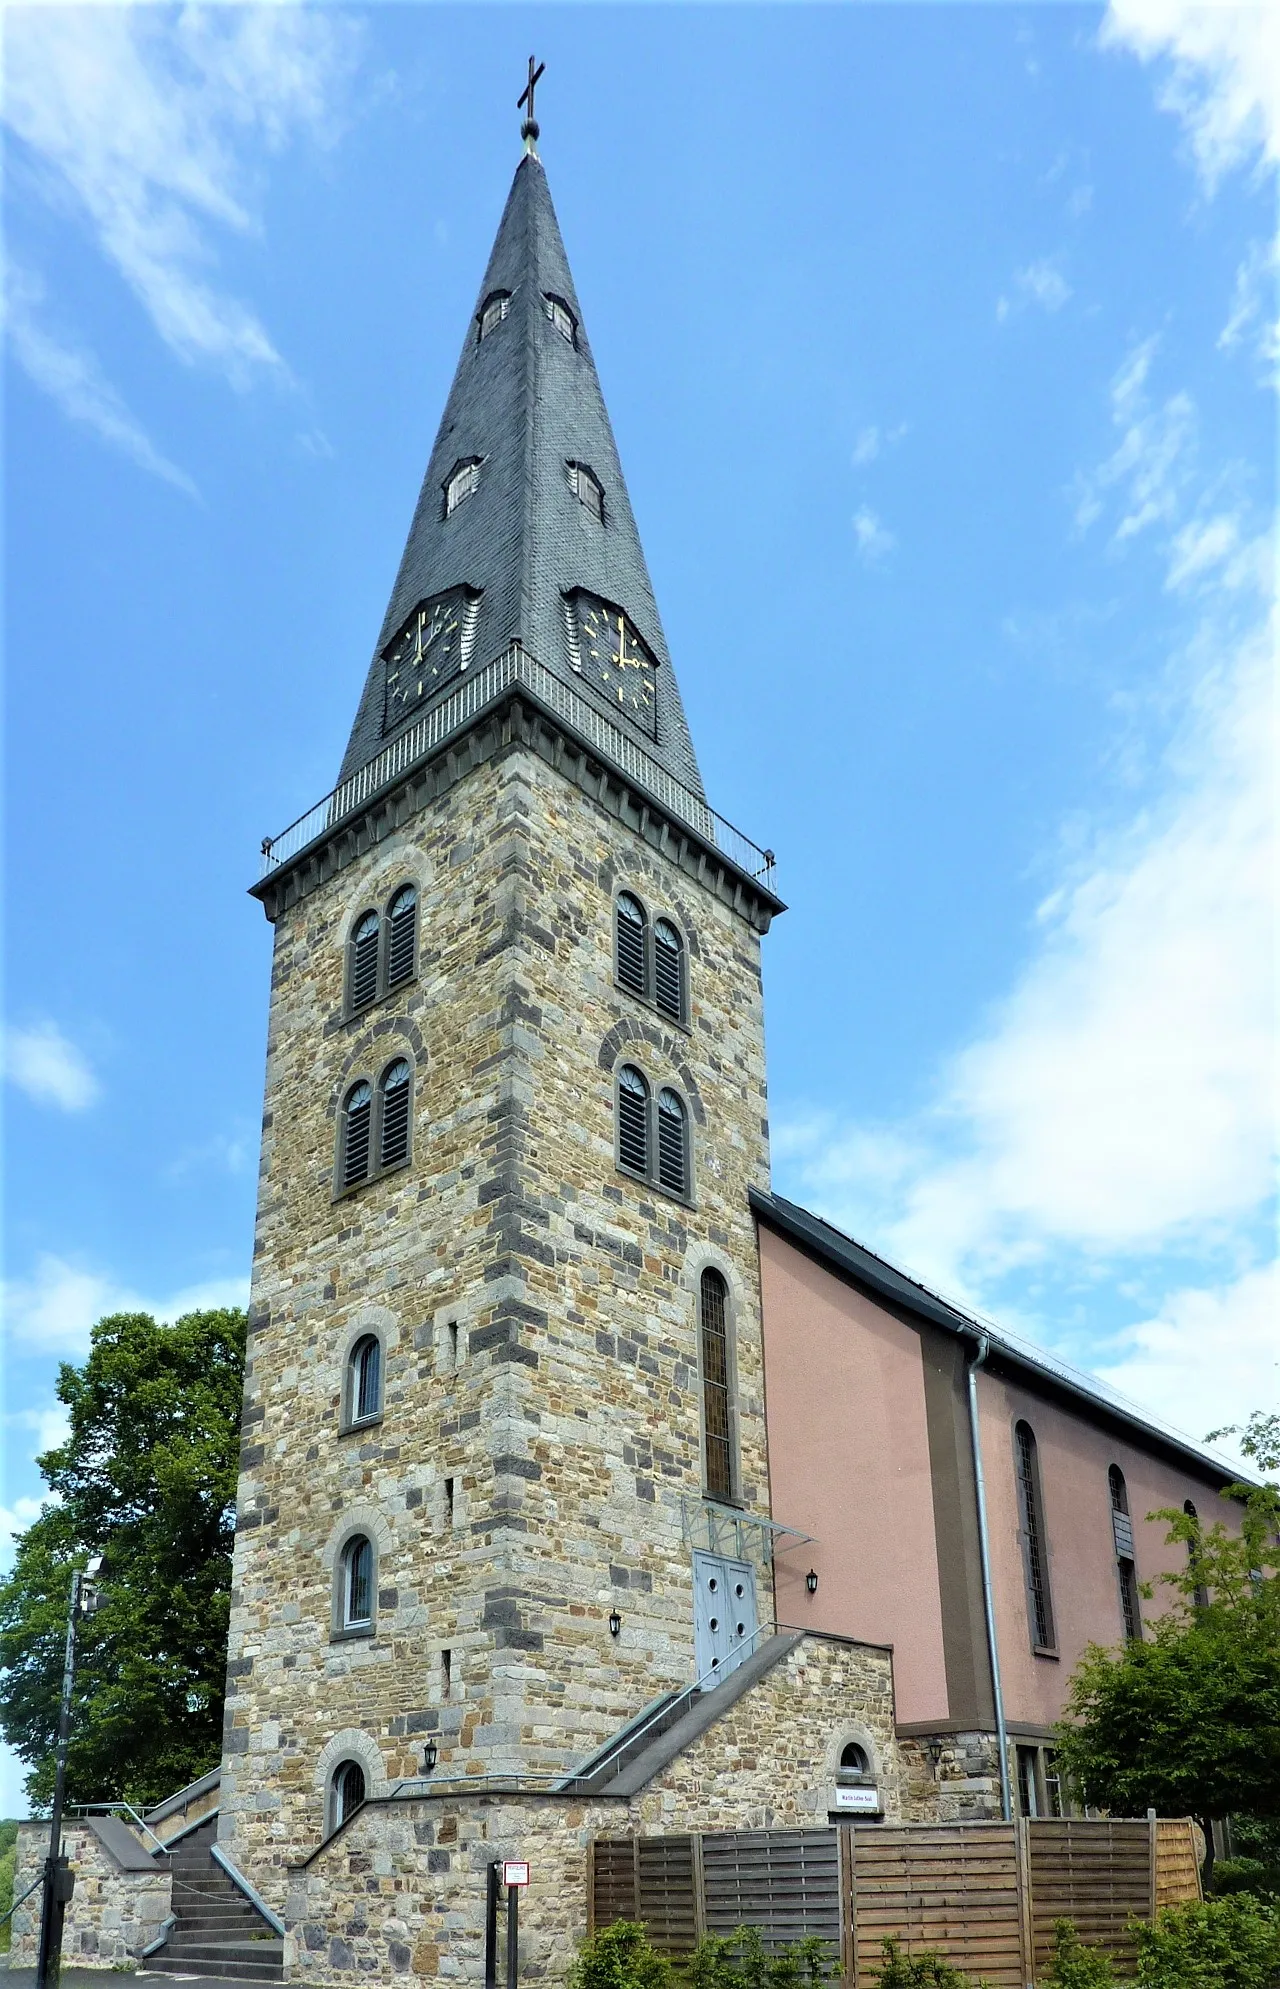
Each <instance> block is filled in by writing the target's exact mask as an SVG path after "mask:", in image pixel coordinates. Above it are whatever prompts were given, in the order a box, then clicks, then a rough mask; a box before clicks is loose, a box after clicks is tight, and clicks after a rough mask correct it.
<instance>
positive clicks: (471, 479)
mask: <svg viewBox="0 0 1280 1989" xmlns="http://www.w3.org/2000/svg"><path fill="white" fill-rule="evenodd" d="M479 482H480V458H479V457H478V456H468V458H467V460H466V461H465V462H463V463H459V464H458V465H457V467H456V468H454V469H452V470H450V472H449V475H448V477H447V478H446V480H445V486H444V515H445V517H446V518H450V517H452V516H453V513H454V512H455V511H456V510H457V508H458V506H459V505H460V504H461V503H463V502H464V501H465V499H467V498H468V497H471V496H473V495H474V493H475V490H476V488H477V486H478V484H479Z"/></svg>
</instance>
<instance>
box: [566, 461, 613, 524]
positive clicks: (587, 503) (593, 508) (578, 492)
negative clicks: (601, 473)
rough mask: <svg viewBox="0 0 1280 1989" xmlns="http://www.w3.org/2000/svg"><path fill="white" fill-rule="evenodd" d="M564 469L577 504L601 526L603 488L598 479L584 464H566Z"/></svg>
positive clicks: (602, 519) (602, 517) (602, 521)
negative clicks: (566, 471) (567, 474)
mask: <svg viewBox="0 0 1280 1989" xmlns="http://www.w3.org/2000/svg"><path fill="white" fill-rule="evenodd" d="M565 468H566V469H567V470H568V472H569V488H570V490H571V491H572V492H573V494H574V496H575V497H576V498H577V500H578V502H579V504H580V505H581V506H582V508H583V510H584V511H589V512H590V513H591V516H592V517H593V518H595V519H597V520H598V521H599V523H600V524H602V525H603V523H604V486H603V484H602V483H601V482H600V479H599V477H598V476H597V475H596V474H595V471H594V470H589V469H588V468H587V466H586V464H585V463H566V464H565Z"/></svg>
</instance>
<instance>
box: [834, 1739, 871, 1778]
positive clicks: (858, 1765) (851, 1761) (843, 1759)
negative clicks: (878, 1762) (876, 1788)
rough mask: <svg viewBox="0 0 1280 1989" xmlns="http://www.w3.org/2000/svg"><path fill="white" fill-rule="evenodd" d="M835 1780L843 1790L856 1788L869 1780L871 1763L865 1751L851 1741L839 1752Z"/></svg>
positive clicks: (855, 1742) (854, 1741)
mask: <svg viewBox="0 0 1280 1989" xmlns="http://www.w3.org/2000/svg"><path fill="white" fill-rule="evenodd" d="M836 1780H837V1782H839V1783H840V1785H841V1786H842V1787H843V1788H857V1787H858V1785H859V1784H860V1783H865V1782H869V1781H870V1780H871V1763H870V1761H869V1760H868V1759H867V1750H866V1748H865V1747H860V1746H859V1745H858V1743H857V1741H856V1740H851V1741H850V1742H849V1743H848V1745H847V1746H846V1747H842V1748H841V1750H840V1766H839V1767H838V1768H837V1769H836Z"/></svg>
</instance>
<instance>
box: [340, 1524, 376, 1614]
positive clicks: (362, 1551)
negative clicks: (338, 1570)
mask: <svg viewBox="0 0 1280 1989" xmlns="http://www.w3.org/2000/svg"><path fill="white" fill-rule="evenodd" d="M372 1623H373V1542H372V1541H371V1540H370V1539H369V1538H368V1536H367V1535H366V1534H363V1533H357V1535H356V1537H355V1539H354V1540H349V1541H348V1542H347V1545H346V1548H345V1550H344V1552H343V1556H342V1627H343V1629H344V1630H366V1629H368V1628H370V1627H371V1625H372Z"/></svg>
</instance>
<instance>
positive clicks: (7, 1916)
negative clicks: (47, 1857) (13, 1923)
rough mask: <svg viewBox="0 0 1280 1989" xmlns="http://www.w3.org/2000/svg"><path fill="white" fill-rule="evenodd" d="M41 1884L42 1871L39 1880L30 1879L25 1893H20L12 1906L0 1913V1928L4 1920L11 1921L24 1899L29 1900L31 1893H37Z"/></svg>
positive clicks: (42, 1879) (42, 1881)
mask: <svg viewBox="0 0 1280 1989" xmlns="http://www.w3.org/2000/svg"><path fill="white" fill-rule="evenodd" d="M43 1884H44V1872H43V1870H42V1871H41V1873H40V1876H39V1878H35V1879H32V1881H31V1883H30V1885H29V1886H28V1887H27V1889H26V1891H25V1892H24V1893H22V1894H21V1895H20V1897H19V1898H17V1899H15V1900H14V1902H13V1905H12V1906H9V1907H6V1909H5V1911H4V1912H3V1913H0V1927H3V1925H4V1923H5V1921H6V1920H12V1918H13V1916H14V1914H15V1913H16V1912H17V1910H18V1908H19V1907H20V1906H21V1904H22V1901H23V1900H24V1899H30V1897H31V1895H32V1893H33V1892H39V1890H40V1888H41V1886H42V1885H43Z"/></svg>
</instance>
